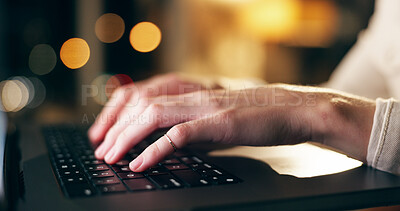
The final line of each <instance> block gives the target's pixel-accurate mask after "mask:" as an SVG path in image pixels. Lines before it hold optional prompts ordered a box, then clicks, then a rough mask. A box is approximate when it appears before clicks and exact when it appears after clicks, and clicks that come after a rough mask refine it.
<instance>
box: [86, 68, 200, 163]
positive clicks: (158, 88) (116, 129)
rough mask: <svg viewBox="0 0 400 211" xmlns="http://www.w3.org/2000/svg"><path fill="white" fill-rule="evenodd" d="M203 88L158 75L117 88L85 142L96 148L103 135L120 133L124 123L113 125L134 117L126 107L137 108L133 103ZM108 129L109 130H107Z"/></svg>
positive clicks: (193, 83) (138, 112) (176, 78)
mask: <svg viewBox="0 0 400 211" xmlns="http://www.w3.org/2000/svg"><path fill="white" fill-rule="evenodd" d="M204 88H205V86H204V85H203V84H201V83H195V82H192V81H189V80H185V79H183V78H182V77H180V76H178V75H176V74H164V75H158V76H154V77H152V78H150V79H147V80H144V81H139V82H135V83H131V84H127V85H124V86H121V87H119V88H118V89H116V90H115V91H114V92H113V94H112V96H111V98H110V100H109V101H108V102H107V104H106V105H105V106H104V108H103V110H102V111H101V113H100V114H99V115H98V117H97V118H96V121H95V122H94V124H93V125H92V126H91V127H90V129H89V131H88V136H89V139H90V141H91V142H92V143H93V144H94V145H98V144H100V143H101V142H102V141H103V140H104V138H105V136H106V134H107V133H109V134H110V135H113V134H118V133H120V132H121V131H123V130H124V129H125V127H126V124H116V122H117V121H122V122H124V121H129V119H127V118H130V117H134V116H135V114H134V113H132V112H131V110H132V109H129V108H130V107H134V106H136V107H138V106H137V103H138V101H139V99H141V98H147V97H156V96H161V95H176V94H184V93H189V92H194V91H198V90H201V89H204ZM133 110H134V111H136V112H137V113H136V114H140V112H141V111H140V110H138V109H133ZM111 128H112V131H110V129H111ZM96 156H97V157H98V158H99V159H103V158H104V154H102V153H96Z"/></svg>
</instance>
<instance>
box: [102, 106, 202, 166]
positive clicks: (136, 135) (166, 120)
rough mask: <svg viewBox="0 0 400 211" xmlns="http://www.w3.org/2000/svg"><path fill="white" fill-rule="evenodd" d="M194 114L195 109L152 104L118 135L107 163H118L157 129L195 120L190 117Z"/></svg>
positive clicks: (106, 159) (108, 154) (106, 158)
mask: <svg viewBox="0 0 400 211" xmlns="http://www.w3.org/2000/svg"><path fill="white" fill-rule="evenodd" d="M193 112H195V111H193V108H191V107H188V106H177V105H176V103H164V104H152V105H151V106H149V107H147V108H146V110H145V111H144V112H143V113H142V114H141V115H140V116H139V117H138V118H137V119H136V120H134V122H133V123H132V124H130V125H129V126H128V127H126V128H125V129H124V130H123V131H122V132H121V133H120V134H119V135H118V138H117V139H116V141H115V144H114V146H113V147H112V148H111V149H110V151H109V152H108V153H107V155H106V156H105V158H104V159H105V161H106V162H107V163H115V162H117V161H118V160H120V159H121V158H122V157H123V156H124V155H125V154H126V153H127V152H128V151H129V150H130V149H131V148H132V147H133V146H135V145H136V144H137V143H139V142H140V141H141V140H143V139H144V138H145V137H147V136H148V135H150V134H151V133H152V132H153V131H155V130H156V129H158V128H165V127H170V126H172V125H175V124H178V123H181V122H184V121H189V120H191V119H190V118H195V116H194V115H189V114H191V113H193Z"/></svg>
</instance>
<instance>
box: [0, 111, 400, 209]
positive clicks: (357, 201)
mask: <svg viewBox="0 0 400 211" xmlns="http://www.w3.org/2000/svg"><path fill="white" fill-rule="evenodd" d="M0 117H1V118H0V120H1V121H0V123H1V124H0V126H1V127H0V150H2V151H1V154H0V155H1V157H0V159H2V160H0V161H1V164H2V172H1V174H0V179H1V184H0V197H1V199H0V201H1V203H2V204H1V206H2V207H1V208H2V210H3V209H6V208H7V209H11V210H96V211H97V210H260V209H284V210H288V209H290V210H293V209H295V210H310V209H357V208H363V207H370V206H384V205H393V204H399V203H400V199H399V198H398V196H399V195H400V177H399V176H396V175H392V174H388V173H385V172H381V171H377V170H374V169H371V168H369V167H366V166H363V165H361V166H359V167H355V168H352V169H350V170H347V171H344V172H341V173H336V174H328V175H325V176H316V177H295V176H292V175H283V174H279V173H278V172H277V171H275V170H274V169H273V168H272V167H271V166H270V165H269V164H267V163H266V162H263V159H262V158H260V159H258V158H257V153H258V154H264V155H265V154H274V153H273V152H272V151H269V153H260V149H261V148H257V147H254V148H249V147H234V148H231V146H220V145H212V144H211V145H210V144H207V145H206V144H200V145H192V146H188V147H187V148H185V149H182V150H180V151H178V152H177V153H175V154H173V155H171V156H169V157H168V158H166V159H165V160H164V161H163V162H161V163H160V164H158V165H157V166H155V167H153V168H152V169H150V170H149V171H146V172H145V173H143V174H138V173H135V172H130V171H129V169H126V168H125V167H126V162H127V161H124V160H122V161H121V162H119V163H118V164H117V165H108V164H105V163H103V162H102V161H97V160H96V159H95V158H93V155H92V153H93V148H91V146H90V145H89V144H88V142H87V137H86V136H85V133H86V130H85V129H84V128H85V127H83V126H76V125H70V124H63V125H51V126H43V125H38V124H36V122H34V121H33V120H26V119H25V120H24V121H19V123H18V124H16V128H17V130H16V131H17V133H16V134H17V136H15V135H14V136H11V135H10V134H9V132H8V133H7V132H6V131H7V130H6V128H7V121H6V115H4V113H1V116H0ZM86 126H87V125H86ZM159 135H160V133H159V134H157V133H155V134H153V135H152V136H150V137H148V138H147V139H146V140H144V141H146V142H147V143H145V142H143V143H142V144H140V146H139V147H137V148H133V149H132V150H131V151H130V152H129V153H128V155H127V157H126V160H129V159H130V158H133V157H135V156H137V154H138V153H139V152H140V151H141V150H143V148H145V147H146V145H147V144H149V142H151V141H152V140H154V138H157V136H159ZM13 145H14V147H10V146H13ZM17 145H18V146H19V147H18V149H17V147H16V146H17ZM231 149H234V150H233V151H235V152H242V155H241V154H240V153H239V154H238V153H236V154H235V153H233V154H229V153H224V152H229V151H232V150H231ZM18 150H20V151H21V155H22V156H21V160H20V161H14V160H15V157H18V156H16V155H18ZM243 150H245V151H243ZM221 152H222V153H221ZM243 152H245V154H243ZM253 152H254V153H253ZM287 153H289V151H287ZM246 154H247V155H252V156H243V155H246ZM275 154H280V155H284V153H275ZM10 155H12V156H13V157H14V159H10ZM275 158H276V157H275ZM316 159H317V158H316ZM281 160H282V162H284V159H281ZM314 160H315V159H314ZM5 161H7V162H5ZM13 162H19V164H20V165H18V163H13ZM278 163H281V162H278ZM12 166H14V167H15V166H20V169H19V170H15V168H14V170H11V169H12ZM318 168H320V167H318Z"/></svg>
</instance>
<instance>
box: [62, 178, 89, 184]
mask: <svg viewBox="0 0 400 211" xmlns="http://www.w3.org/2000/svg"><path fill="white" fill-rule="evenodd" d="M62 181H63V182H64V184H69V183H87V180H86V179H85V178H84V177H83V176H76V177H72V176H71V177H63V178H62Z"/></svg>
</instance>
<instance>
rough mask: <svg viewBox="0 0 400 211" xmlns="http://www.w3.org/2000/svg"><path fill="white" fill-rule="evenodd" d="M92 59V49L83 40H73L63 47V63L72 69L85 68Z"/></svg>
mask: <svg viewBox="0 0 400 211" xmlns="http://www.w3.org/2000/svg"><path fill="white" fill-rule="evenodd" d="M89 57H90V48H89V45H88V44H87V42H86V41H85V40H84V39H81V38H71V39H69V40H67V41H65V43H64V44H63V45H62V46H61V50H60V58H61V61H62V62H63V63H64V65H65V66H67V67H68V68H70V69H78V68H81V67H82V66H84V65H85V64H86V63H87V61H88V60H89Z"/></svg>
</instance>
